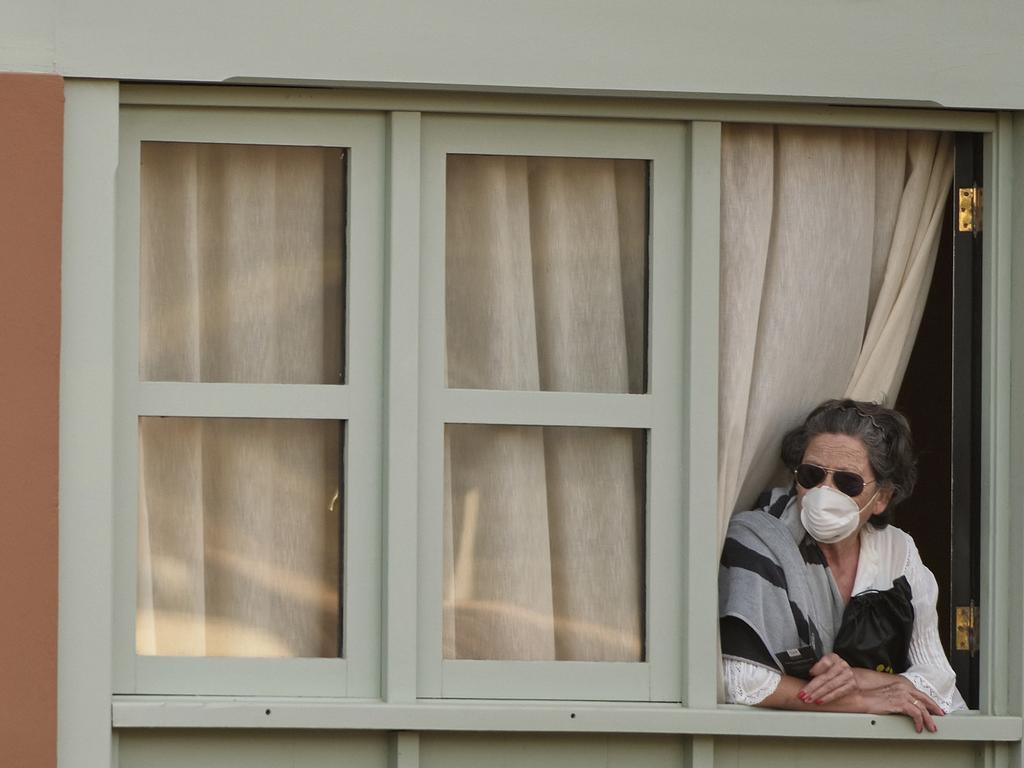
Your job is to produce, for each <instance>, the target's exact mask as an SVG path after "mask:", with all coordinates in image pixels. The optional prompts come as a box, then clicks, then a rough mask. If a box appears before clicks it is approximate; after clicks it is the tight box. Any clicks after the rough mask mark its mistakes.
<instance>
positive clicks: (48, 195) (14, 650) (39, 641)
mask: <svg viewBox="0 0 1024 768" xmlns="http://www.w3.org/2000/svg"><path fill="white" fill-rule="evenodd" d="M63 133H64V86H63V80H62V79H61V78H60V77H57V76H54V75H29V74H2V73H0V617H2V619H0V627H2V631H0V765H3V766H12V767H13V766H31V767H32V768H46V766H54V765H55V764H56V759H57V751H56V747H57V402H58V382H59V358H60V222H61V163H62V156H61V148H62V143H63Z"/></svg>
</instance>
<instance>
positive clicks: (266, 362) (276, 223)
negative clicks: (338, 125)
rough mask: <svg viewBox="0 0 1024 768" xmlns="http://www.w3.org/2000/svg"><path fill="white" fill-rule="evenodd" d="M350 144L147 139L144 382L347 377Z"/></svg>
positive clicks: (141, 371)
mask: <svg viewBox="0 0 1024 768" xmlns="http://www.w3.org/2000/svg"><path fill="white" fill-rule="evenodd" d="M344 179H345V150H343V149H339V148H336V147H332V148H324V147H276V146H257V145H237V144H187V143H160V142H144V143H143V145H142V167H141V189H142V192H141V222H140V225H141V230H140V244H141V253H140V302H141V307H140V309H141V317H140V322H141V328H140V350H139V367H140V368H139V375H140V377H141V378H142V380H143V381H211V382H259V383H288V384H338V383H339V382H341V381H342V379H343V376H344V370H343V361H344V354H343V338H344V334H343V328H342V323H343V316H344V308H343V264H344V254H343V247H344V246H343V244H344V234H343V233H344V228H345V216H344V211H345V199H344V197H345V191H344Z"/></svg>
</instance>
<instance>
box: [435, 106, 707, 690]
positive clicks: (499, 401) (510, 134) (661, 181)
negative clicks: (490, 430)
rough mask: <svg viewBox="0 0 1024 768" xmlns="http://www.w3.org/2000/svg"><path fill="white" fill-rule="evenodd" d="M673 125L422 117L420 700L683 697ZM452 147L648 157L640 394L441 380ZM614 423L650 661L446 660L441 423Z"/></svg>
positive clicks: (678, 237)
mask: <svg viewBox="0 0 1024 768" xmlns="http://www.w3.org/2000/svg"><path fill="white" fill-rule="evenodd" d="M688 141H689V136H688V132H687V128H686V126H685V124H683V123H679V122H665V123H657V122H646V121H631V122H616V121H607V120H594V119H551V118H547V119H530V118H512V117H509V118H499V117H468V116H444V115H430V116H424V118H423V120H422V133H421V153H422V154H421V166H420V167H421V176H420V189H421V198H420V199H421V213H420V221H421V222H422V231H421V243H422V250H421V263H420V275H421V293H420V307H421V313H420V319H421V322H420V326H419V330H420V332H419V354H420V359H421V365H420V372H421V376H420V381H419V390H420V420H419V441H418V444H419V487H420V504H419V510H420V512H419V531H420V536H419V542H420V545H419V548H418V558H417V562H418V572H419V590H420V600H419V620H418V626H419V632H420V635H419V638H420V640H419V644H418V655H419V664H418V666H419V670H418V671H419V674H418V685H417V691H418V695H419V696H420V697H422V698H449V697H450V698H495V699H498V698H529V699H577V700H589V699H601V700H623V701H652V700H653V701H679V700H680V698H681V693H682V678H683V675H682V670H681V659H680V654H679V649H680V648H681V647H682V638H683V625H682V619H683V615H682V601H681V600H680V597H681V593H680V591H679V590H678V585H681V584H683V582H684V575H683V569H682V563H683V559H682V558H681V557H679V556H678V555H679V553H680V552H681V551H682V548H683V542H684V536H683V530H682V519H681V516H679V515H677V514H673V512H674V511H676V510H678V509H680V508H681V507H682V505H683V498H684V494H685V491H686V489H685V477H686V473H684V472H680V471H679V470H680V467H682V466H683V442H684V437H685V426H684V421H683V401H682V399H681V398H680V397H679V393H680V392H682V391H683V389H684V386H685V377H686V371H685V368H684V357H683V355H684V344H683V343H682V341H683V334H684V332H685V331H684V329H685V328H686V302H684V301H681V300H680V297H682V296H684V295H685V294H686V289H687V286H686V274H685V270H684V268H683V259H682V258H680V254H682V252H683V250H684V242H685V231H684V230H685V224H684V215H683V212H684V210H685V185H684V181H685V179H686V176H687V169H686V148H687V143H688ZM449 154H471V155H511V156H535V157H536V156H556V157H581V158H613V159H642V160H646V161H648V162H649V187H650V191H649V195H650V204H649V205H650V213H649V221H648V227H649V230H648V232H649V236H648V240H649V257H648V258H649V276H648V290H649V298H648V301H649V306H648V327H649V341H648V365H649V382H648V391H647V393H646V394H596V393H569V392H511V391H500V390H475V389H456V388H447V387H446V386H445V385H444V381H445V374H444V366H445V348H444V347H445V343H444V338H445V314H444V311H443V310H442V311H438V308H443V307H444V306H445V298H444V297H445V226H444V224H445V187H446V184H445V166H446V160H447V157H448V155H449ZM452 423H460V424H515V425H535V426H546V427H550V426H571V427H618V428H630V429H640V430H644V431H646V433H647V436H648V439H647V474H648V481H647V501H646V512H645V520H646V532H645V539H646V546H645V551H646V562H645V563H644V565H645V570H646V578H645V579H644V581H645V582H646V587H647V588H646V590H645V592H646V594H645V597H646V610H645V611H644V615H645V621H646V625H647V626H646V631H645V633H644V634H645V637H646V650H647V653H646V656H645V659H644V661H639V662H600V661H593V662H583V661H549V662H538V661H513V662H508V661H506V662H499V661H470V660H444V659H442V652H441V636H442V624H441V616H442V610H441V592H442V585H441V581H442V579H441V577H442V572H443V566H442V559H441V550H442V547H441V542H442V538H443V537H442V526H441V521H442V496H443V489H442V480H443V476H444V461H443V459H444V454H445V450H444V427H445V424H452Z"/></svg>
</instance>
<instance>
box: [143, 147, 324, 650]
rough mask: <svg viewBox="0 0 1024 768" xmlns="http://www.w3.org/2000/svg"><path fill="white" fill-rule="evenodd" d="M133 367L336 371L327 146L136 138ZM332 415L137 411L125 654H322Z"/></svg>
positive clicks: (281, 374) (265, 373) (196, 375)
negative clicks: (132, 584) (130, 633)
mask: <svg viewBox="0 0 1024 768" xmlns="http://www.w3.org/2000/svg"><path fill="white" fill-rule="evenodd" d="M141 178H142V186H141V200H140V203H141V212H142V216H141V230H140V241H141V257H140V265H141V268H140V298H141V307H140V309H141V311H140V371H139V374H140V378H141V380H143V381H179V382H197V383H207V382H235V383H286V384H287V383H335V384H336V383H338V382H339V377H340V375H341V373H342V371H341V360H342V359H343V350H342V328H341V318H342V316H343V308H342V302H341V296H342V263H343V259H342V252H341V248H342V217H343V210H344V206H343V188H342V180H343V178H344V174H343V160H342V151H341V150H338V149H323V148H318V147H269V146H238V145H202V144H170V143H144V144H143V149H142V174H141ZM341 430H342V427H341V425H339V423H338V422H330V421H314V420H299V419H295V420H287V419H282V420H273V419H199V418H160V417H144V418H142V419H140V423H139V446H140V447H139V455H140V463H139V478H140V487H139V510H140V512H139V515H140V516H139V566H138V596H137V605H138V610H137V626H136V647H137V651H138V653H140V654H159V655H218V656H336V655H338V652H339V626H338V625H339V604H338V599H339V589H340V584H339V576H340V568H339V562H338V558H339V536H340V528H339V516H340V510H339V509H338V505H337V503H336V502H332V499H334V497H335V494H337V493H338V492H339V490H340V485H339V480H340V477H339V464H340V457H339V452H340V445H341Z"/></svg>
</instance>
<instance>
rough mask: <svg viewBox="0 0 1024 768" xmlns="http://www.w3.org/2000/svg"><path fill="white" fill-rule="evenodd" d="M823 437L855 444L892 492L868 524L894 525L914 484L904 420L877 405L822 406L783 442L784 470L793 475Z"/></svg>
mask: <svg viewBox="0 0 1024 768" xmlns="http://www.w3.org/2000/svg"><path fill="white" fill-rule="evenodd" d="M826 434H831V435H849V436H850V437H856V438H859V439H860V441H861V442H862V443H864V447H865V448H866V449H867V452H868V461H869V462H870V463H871V469H872V471H873V472H874V473H875V478H876V479H877V480H878V482H879V484H880V485H881V484H883V483H884V484H888V485H890V486H891V487H892V497H891V498H890V499H889V503H888V504H887V505H886V508H885V511H884V512H882V514H880V515H873V516H872V517H871V519H870V522H871V525H873V526H874V527H875V528H885V526H887V525H889V523H891V522H892V520H893V510H894V508H895V507H896V505H897V504H899V503H900V502H901V501H903V500H904V499H905V498H907V497H908V496H910V493H911V491H913V490H914V483H915V482H917V461H916V458H915V455H914V445H913V441H912V440H911V437H910V425H909V424H908V423H907V420H906V418H905V417H904V416H903V414H901V413H899V412H898V411H894V410H893V409H891V408H886V407H885V406H882V405H879V404H878V403H865V402H860V401H858V400H826V401H825V402H824V403H822V404H821V405H819V406H818V407H817V408H815V409H814V410H813V411H811V413H810V414H809V415H808V416H807V418H806V419H805V420H804V423H803V424H801V425H800V426H799V427H797V428H796V429H793V430H790V431H789V432H787V433H786V436H785V437H783V438H782V462H783V463H784V464H785V465H786V468H787V469H789V470H790V471H793V470H795V469H796V468H797V466H798V465H799V464H800V462H801V461H803V458H804V452H805V451H806V450H807V444H808V443H809V442H810V441H811V438H813V437H816V436H817V435H826Z"/></svg>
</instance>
